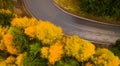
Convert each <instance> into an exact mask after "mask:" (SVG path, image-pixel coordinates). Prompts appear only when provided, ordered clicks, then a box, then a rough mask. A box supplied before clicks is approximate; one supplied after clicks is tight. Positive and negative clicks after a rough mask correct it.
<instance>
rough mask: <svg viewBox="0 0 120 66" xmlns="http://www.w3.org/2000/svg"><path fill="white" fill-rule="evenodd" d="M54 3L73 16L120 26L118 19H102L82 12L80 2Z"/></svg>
mask: <svg viewBox="0 0 120 66" xmlns="http://www.w3.org/2000/svg"><path fill="white" fill-rule="evenodd" d="M54 1H55V2H56V3H57V4H58V5H59V6H61V7H62V8H64V9H65V10H66V11H68V12H70V13H72V14H75V15H78V16H80V17H85V18H88V19H92V20H96V21H100V22H104V23H110V24H116V25H118V24H119V25H120V20H119V19H117V18H116V17H109V16H104V17H100V16H95V15H91V14H88V13H85V12H83V11H81V10H80V8H79V5H80V2H79V1H78V0H54Z"/></svg>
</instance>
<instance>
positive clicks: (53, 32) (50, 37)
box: [37, 21, 63, 44]
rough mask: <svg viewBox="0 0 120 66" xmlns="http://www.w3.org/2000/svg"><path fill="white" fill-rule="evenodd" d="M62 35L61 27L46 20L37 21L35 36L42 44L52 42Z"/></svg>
mask: <svg viewBox="0 0 120 66" xmlns="http://www.w3.org/2000/svg"><path fill="white" fill-rule="evenodd" d="M62 36H63V32H62V29H61V28H60V27H57V26H55V25H54V24H52V23H50V22H48V21H39V24H38V25H37V38H38V39H39V40H41V41H42V43H43V44H52V43H53V42H54V41H55V40H57V39H61V38H62Z"/></svg>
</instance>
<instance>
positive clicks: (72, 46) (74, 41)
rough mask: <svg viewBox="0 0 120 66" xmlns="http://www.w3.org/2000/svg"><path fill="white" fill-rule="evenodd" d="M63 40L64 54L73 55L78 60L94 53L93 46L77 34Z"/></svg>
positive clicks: (82, 59)
mask: <svg viewBox="0 0 120 66" xmlns="http://www.w3.org/2000/svg"><path fill="white" fill-rule="evenodd" d="M64 42H65V44H66V46H65V51H66V54H67V55H68V56H73V57H75V58H76V59H77V60H78V61H80V62H83V61H86V60H88V59H89V58H90V57H91V56H92V55H93V54H94V53H95V46H94V45H93V44H92V43H90V42H89V41H86V40H84V39H81V38H79V37H78V36H70V37H67V38H65V41H64Z"/></svg>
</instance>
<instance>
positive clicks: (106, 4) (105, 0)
mask: <svg viewBox="0 0 120 66" xmlns="http://www.w3.org/2000/svg"><path fill="white" fill-rule="evenodd" d="M79 1H80V3H81V4H80V8H81V10H82V11H84V12H87V13H90V14H93V15H98V16H117V17H120V2H119V0H115V1H114V0H79Z"/></svg>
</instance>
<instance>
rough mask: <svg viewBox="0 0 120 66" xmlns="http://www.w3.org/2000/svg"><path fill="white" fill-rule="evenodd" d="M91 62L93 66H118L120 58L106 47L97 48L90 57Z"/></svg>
mask: <svg viewBox="0 0 120 66" xmlns="http://www.w3.org/2000/svg"><path fill="white" fill-rule="evenodd" d="M91 60H92V62H93V63H94V64H95V66H119V65H120V60H119V58H118V57H117V56H114V54H113V53H112V52H111V51H109V50H108V49H105V48H103V49H101V48H98V49H97V50H96V53H95V54H94V55H93V57H92V59H91Z"/></svg>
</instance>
